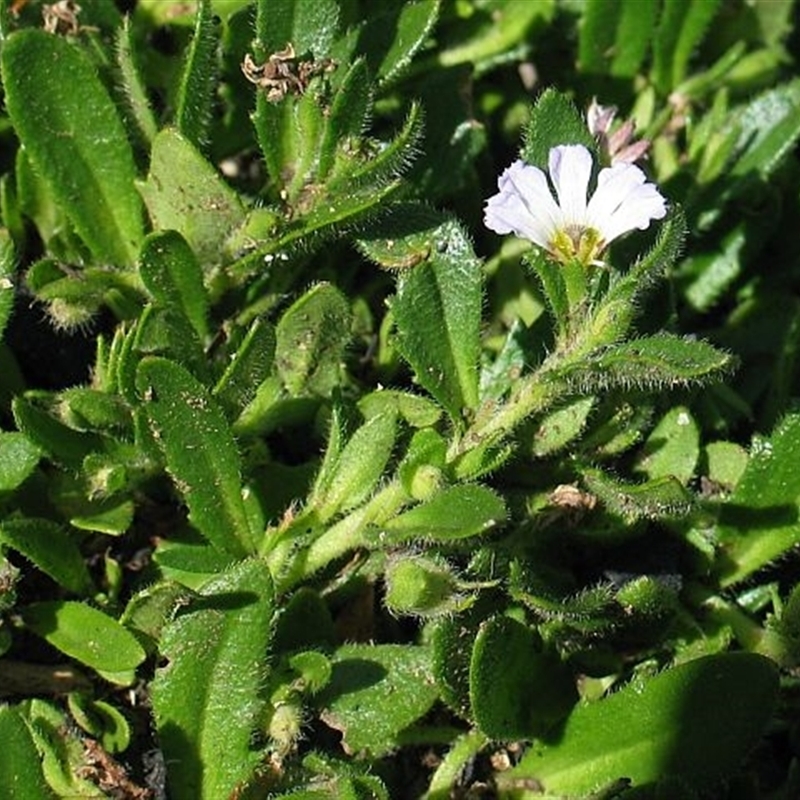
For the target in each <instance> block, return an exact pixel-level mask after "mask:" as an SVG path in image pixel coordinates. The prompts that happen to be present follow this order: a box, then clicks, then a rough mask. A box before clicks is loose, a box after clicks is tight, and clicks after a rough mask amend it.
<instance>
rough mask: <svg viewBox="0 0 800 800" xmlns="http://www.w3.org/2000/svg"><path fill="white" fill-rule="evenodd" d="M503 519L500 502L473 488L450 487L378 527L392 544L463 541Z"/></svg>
mask: <svg viewBox="0 0 800 800" xmlns="http://www.w3.org/2000/svg"><path fill="white" fill-rule="evenodd" d="M505 518H506V508H505V504H504V503H503V501H502V500H501V499H500V497H499V496H498V495H496V494H495V493H494V492H493V491H492V490H491V489H487V488H486V487H485V486H479V485H477V484H462V485H460V486H451V487H449V488H447V489H442V491H440V492H438V493H437V494H435V495H434V496H433V497H432V498H431V499H430V500H428V501H427V502H425V503H421V504H420V505H418V506H415V507H414V508H412V509H411V510H410V511H406V512H404V513H402V514H400V515H399V516H397V517H394V518H393V519H390V520H389V521H388V522H386V523H384V524H383V525H382V526H381V530H382V531H383V530H385V531H386V532H387V534H388V538H389V540H390V541H393V542H400V541H408V540H411V539H418V538H424V539H426V540H428V541H441V542H448V541H453V540H456V539H466V538H467V537H469V536H475V535H477V534H479V533H481V532H482V531H485V530H487V529H488V528H491V527H492V526H494V525H497V524H498V523H501V522H503V521H504V520H505Z"/></svg>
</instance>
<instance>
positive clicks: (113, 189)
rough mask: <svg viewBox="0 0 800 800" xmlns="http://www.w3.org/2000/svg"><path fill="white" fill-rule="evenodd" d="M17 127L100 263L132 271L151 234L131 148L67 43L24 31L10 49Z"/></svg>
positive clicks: (11, 108)
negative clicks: (146, 230)
mask: <svg viewBox="0 0 800 800" xmlns="http://www.w3.org/2000/svg"><path fill="white" fill-rule="evenodd" d="M2 67H3V88H4V90H5V100H6V107H7V109H8V113H9V115H10V117H11V120H12V122H13V123H14V129H15V131H16V133H17V135H18V136H19V138H20V140H21V141H22V143H23V144H24V146H25V150H26V152H27V154H28V156H29V157H30V159H31V161H32V162H33V164H34V165H35V167H36V169H37V171H38V172H39V174H41V175H42V177H43V178H44V179H45V181H46V182H47V185H48V187H49V188H50V191H51V192H52V193H53V195H54V196H55V197H56V198H57V200H58V202H59V204H60V205H61V206H62V207H63V208H64V209H65V210H66V211H67V213H68V215H69V217H70V219H71V221H72V223H73V225H74V226H75V230H76V231H77V232H78V234H79V235H80V237H81V238H82V239H83V240H84V241H85V242H86V244H87V245H88V247H89V249H90V250H91V251H92V254H93V255H94V256H95V258H97V259H98V260H100V261H105V262H110V263H111V264H115V265H117V266H132V265H133V263H134V261H135V259H136V254H137V252H138V249H139V244H140V242H141V240H142V236H143V234H144V230H143V215H142V204H141V200H140V199H139V196H138V194H137V193H136V190H135V188H134V186H133V182H134V179H135V177H136V168H135V165H134V161H133V154H132V152H131V147H130V144H129V143H128V138H127V135H126V133H125V129H124V127H123V126H122V122H121V121H120V118H119V116H118V114H117V110H116V108H115V107H114V104H113V103H112V101H111V98H110V97H109V96H108V92H107V91H106V89H105V87H104V86H103V84H102V83H101V81H100V78H99V77H98V76H97V73H96V72H95V69H94V67H93V65H92V63H91V62H90V61H89V59H88V58H87V57H86V56H85V55H84V54H83V52H82V51H81V50H80V49H78V48H77V47H76V46H74V45H72V44H70V43H69V42H68V41H67V40H66V39H63V38H61V37H59V36H53V35H51V34H49V33H45V32H44V31H41V30H31V29H28V30H22V31H19V32H17V33H15V34H13V35H12V36H10V37H9V38H8V41H6V42H5V43H4V44H3V55H2Z"/></svg>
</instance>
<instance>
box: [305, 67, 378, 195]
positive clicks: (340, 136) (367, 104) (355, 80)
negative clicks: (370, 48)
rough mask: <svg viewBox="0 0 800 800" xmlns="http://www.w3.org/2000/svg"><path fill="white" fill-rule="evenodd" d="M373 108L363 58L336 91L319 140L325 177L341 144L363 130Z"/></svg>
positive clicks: (321, 169)
mask: <svg viewBox="0 0 800 800" xmlns="http://www.w3.org/2000/svg"><path fill="white" fill-rule="evenodd" d="M371 110H372V85H371V83H370V80H369V73H368V71H367V64H366V62H365V61H364V59H363V58H360V59H358V60H357V61H355V62H354V63H353V65H352V66H351V67H350V69H349V70H348V71H347V74H346V75H345V77H344V78H343V79H342V83H341V85H340V86H339V88H338V89H337V91H336V94H335V95H334V97H333V102H332V103H331V108H330V112H329V114H328V117H327V119H326V121H325V131H324V133H323V135H322V142H321V144H320V155H319V165H318V175H319V178H320V179H321V180H324V179H325V178H326V177H327V175H328V173H329V172H330V171H331V169H332V168H333V166H334V162H335V160H336V156H337V153H338V151H339V149H340V148H342V147H347V146H348V145H350V144H351V143H352V142H353V141H354V140H358V138H359V137H360V136H361V135H362V134H363V133H364V131H365V129H366V127H367V123H368V122H369V114H370V111H371Z"/></svg>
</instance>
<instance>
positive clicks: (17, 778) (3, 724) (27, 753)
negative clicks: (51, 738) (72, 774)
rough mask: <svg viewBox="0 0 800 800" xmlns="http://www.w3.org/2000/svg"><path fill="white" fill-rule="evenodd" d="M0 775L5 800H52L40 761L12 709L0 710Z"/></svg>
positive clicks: (21, 722) (0, 707) (32, 743)
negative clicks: (0, 744) (0, 742)
mask: <svg viewBox="0 0 800 800" xmlns="http://www.w3.org/2000/svg"><path fill="white" fill-rule="evenodd" d="M0 741H2V742H3V747H2V748H0V775H2V789H3V794H4V795H5V796H6V798H7V800H47V798H51V797H54V795H53V793H52V792H51V791H50V789H49V787H48V786H47V784H46V783H45V781H44V775H43V773H42V764H41V758H40V756H39V751H38V750H37V749H36V745H35V744H34V741H33V737H32V736H31V732H30V730H29V728H28V726H27V725H26V724H25V721H24V719H23V717H22V715H21V714H20V712H19V711H18V710H17V709H16V708H12V707H10V706H0Z"/></svg>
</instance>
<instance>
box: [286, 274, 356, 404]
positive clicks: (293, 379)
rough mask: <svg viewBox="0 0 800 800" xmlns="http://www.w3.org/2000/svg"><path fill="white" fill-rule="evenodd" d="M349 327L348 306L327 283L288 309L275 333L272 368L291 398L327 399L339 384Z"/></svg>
mask: <svg viewBox="0 0 800 800" xmlns="http://www.w3.org/2000/svg"><path fill="white" fill-rule="evenodd" d="M350 326H351V313H350V304H349V303H348V302H347V299H346V298H345V297H344V295H343V294H342V293H341V292H340V291H339V290H338V289H336V288H335V287H334V286H332V285H331V284H329V283H321V284H319V285H317V286H315V287H314V288H313V289H311V290H309V291H308V292H306V293H305V294H304V295H303V296H302V297H301V298H300V299H299V300H297V301H295V302H294V303H293V304H292V305H291V306H290V308H289V309H287V311H286V312H285V313H284V315H283V316H282V317H281V319H280V321H279V322H278V326H277V328H276V330H275V339H276V344H275V366H276V368H277V370H278V374H279V375H280V376H281V378H282V379H283V382H284V384H285V385H286V388H287V389H288V390H289V392H290V393H291V394H293V395H300V394H316V395H322V396H327V395H329V394H330V393H331V391H332V389H333V388H334V386H337V385H338V384H339V381H340V376H341V360H342V357H343V355H344V351H345V348H346V347H347V345H348V343H349V342H350V336H351V334H350Z"/></svg>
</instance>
